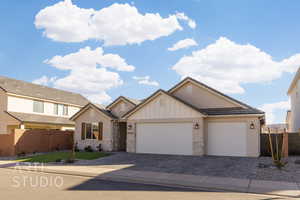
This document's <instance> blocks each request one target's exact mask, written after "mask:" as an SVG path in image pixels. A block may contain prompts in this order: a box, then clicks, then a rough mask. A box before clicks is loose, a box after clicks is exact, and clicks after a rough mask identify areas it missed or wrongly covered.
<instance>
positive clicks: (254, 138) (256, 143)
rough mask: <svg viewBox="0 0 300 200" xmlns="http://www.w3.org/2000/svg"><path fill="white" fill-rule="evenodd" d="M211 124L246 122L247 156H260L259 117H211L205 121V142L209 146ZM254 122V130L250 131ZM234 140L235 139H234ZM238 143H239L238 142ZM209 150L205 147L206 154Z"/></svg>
mask: <svg viewBox="0 0 300 200" xmlns="http://www.w3.org/2000/svg"><path fill="white" fill-rule="evenodd" d="M209 122H245V123H246V127H247V142H246V143H247V147H246V151H247V156H249V157H258V156H259V154H260V121H259V119H258V118H257V117H226V118H225V117H209V118H205V120H204V141H205V144H207V137H208V134H209V133H208V123H209ZM251 122H253V124H254V127H255V128H254V129H250V124H251ZM233 139H234V138H233ZM236 142H238V141H236ZM206 153H207V148H206V147H205V154H206Z"/></svg>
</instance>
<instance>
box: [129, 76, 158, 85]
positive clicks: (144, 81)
mask: <svg viewBox="0 0 300 200" xmlns="http://www.w3.org/2000/svg"><path fill="white" fill-rule="evenodd" d="M132 78H133V79H134V80H137V81H138V83H139V84H142V85H151V86H156V87H158V86H159V83H158V82H157V81H151V80H150V76H140V77H138V76H133V77H132Z"/></svg>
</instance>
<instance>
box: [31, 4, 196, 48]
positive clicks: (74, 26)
mask: <svg viewBox="0 0 300 200" xmlns="http://www.w3.org/2000/svg"><path fill="white" fill-rule="evenodd" d="M178 19H180V20H185V21H187V22H188V24H189V26H190V27H192V28H195V26H196V23H195V22H194V21H193V20H191V19H190V18H188V17H187V16H185V15H184V13H177V14H176V15H169V16H168V17H166V18H163V17H161V16H160V14H158V13H145V14H141V13H140V12H139V11H138V10H137V8H136V7H135V6H134V5H129V4H119V3H114V4H112V5H111V6H109V7H105V8H102V9H100V10H94V9H86V8H79V7H78V6H76V5H74V4H73V3H72V1H71V0H65V1H61V2H58V3H56V4H54V5H52V6H48V7H46V8H44V9H42V10H40V11H39V13H38V14H37V15H36V16H35V26H36V28H38V29H43V30H44V32H43V34H44V35H45V36H46V37H48V38H51V39H52V40H54V41H60V42H82V41H86V40H89V39H95V40H101V41H104V45H106V46H109V45H125V44H140V43H142V42H143V41H146V40H155V39H157V38H159V37H163V36H168V35H170V34H172V33H173V32H175V31H177V30H182V27H181V26H180V24H179V22H178Z"/></svg>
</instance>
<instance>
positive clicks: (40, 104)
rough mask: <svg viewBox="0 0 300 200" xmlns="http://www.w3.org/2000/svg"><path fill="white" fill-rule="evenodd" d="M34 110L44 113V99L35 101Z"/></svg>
mask: <svg viewBox="0 0 300 200" xmlns="http://www.w3.org/2000/svg"><path fill="white" fill-rule="evenodd" d="M33 112H36V113H44V102H43V101H35V100H34V101H33Z"/></svg>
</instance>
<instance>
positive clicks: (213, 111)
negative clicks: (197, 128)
mask: <svg viewBox="0 0 300 200" xmlns="http://www.w3.org/2000/svg"><path fill="white" fill-rule="evenodd" d="M199 110H200V111H202V112H203V113H206V114H207V115H243V114H264V112H263V111H260V110H258V109H255V108H247V109H245V108H242V107H231V108H205V109H199Z"/></svg>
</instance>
